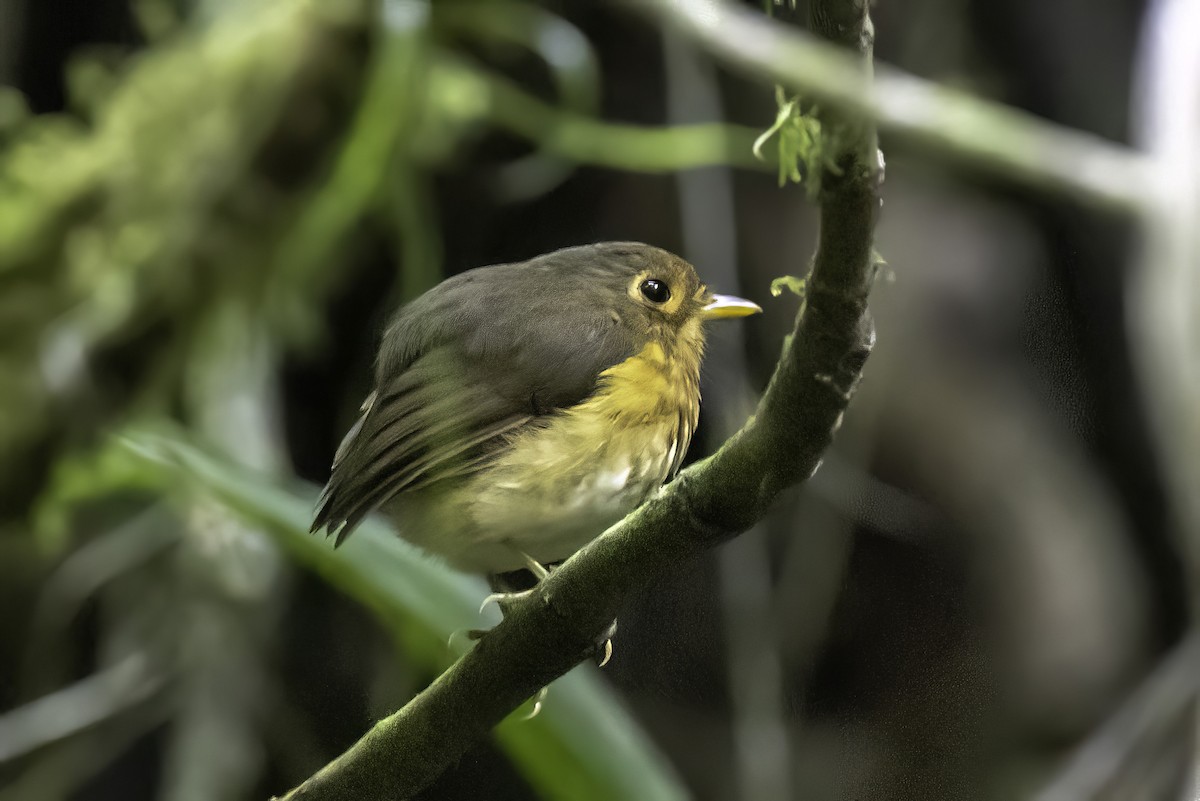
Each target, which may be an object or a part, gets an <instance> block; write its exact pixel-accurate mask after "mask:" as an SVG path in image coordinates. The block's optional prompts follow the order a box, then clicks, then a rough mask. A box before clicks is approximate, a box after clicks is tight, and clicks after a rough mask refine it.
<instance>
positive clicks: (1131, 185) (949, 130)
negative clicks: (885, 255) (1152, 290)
mask: <svg viewBox="0 0 1200 801" xmlns="http://www.w3.org/2000/svg"><path fill="white" fill-rule="evenodd" d="M637 7H638V8H650V9H651V11H652V12H653V14H654V15H655V16H656V17H657V18H658V19H659V20H660V21H661V22H662V23H663V24H664V25H672V26H674V27H675V28H676V29H678V30H679V31H680V32H681V33H682V34H684V35H686V36H688V37H689V38H691V39H694V40H696V41H697V42H699V43H701V44H702V45H703V46H704V47H705V49H707V50H709V51H710V52H712V53H713V54H715V55H717V56H718V57H720V58H721V59H723V60H725V61H726V62H728V63H729V64H730V65H731V66H733V67H735V68H739V69H741V70H744V71H747V72H750V73H751V74H753V75H756V76H758V77H767V78H770V79H772V80H774V81H776V82H778V83H780V84H781V85H783V86H785V87H787V88H789V89H792V90H794V91H797V92H799V93H800V94H801V95H802V96H803V97H804V98H805V99H806V100H810V101H812V102H815V103H817V104H819V105H820V106H822V107H824V108H831V109H838V110H840V111H843V112H845V113H848V114H852V115H856V116H860V117H864V118H867V119H871V120H874V121H875V122H876V123H877V124H878V125H879V129H880V131H882V132H883V133H886V134H890V135H892V136H893V137H894V138H895V140H896V141H907V142H910V143H912V144H914V145H919V146H921V147H923V148H925V149H927V150H928V151H930V152H932V153H935V154H937V155H938V156H939V157H946V158H952V159H957V160H960V161H962V162H965V163H967V164H970V165H972V166H974V167H978V168H980V169H984V170H987V171H988V172H990V173H991V174H993V175H996V176H997V177H1000V178H1003V179H1005V180H1015V181H1020V182H1022V183H1026V184H1029V185H1030V186H1033V187H1036V188H1040V189H1044V190H1047V191H1053V192H1058V193H1061V194H1064V195H1066V196H1068V197H1071V198H1074V199H1075V200H1077V201H1079V202H1081V203H1083V204H1085V205H1090V206H1096V207H1098V208H1101V209H1106V210H1112V211H1119V212H1124V213H1131V212H1137V211H1138V210H1139V209H1141V208H1142V206H1143V205H1144V203H1145V201H1146V199H1147V195H1148V193H1149V192H1150V191H1151V189H1152V176H1151V175H1150V168H1149V164H1148V163H1147V160H1146V159H1145V158H1144V157H1143V156H1141V155H1139V154H1137V153H1135V152H1133V151H1130V150H1128V149H1127V148H1124V147H1121V146H1120V145H1116V144H1112V143H1109V142H1106V141H1104V140H1103V139H1100V138H1099V137H1096V136H1090V135H1088V134H1085V133H1079V132H1077V131H1071V130H1068V129H1065V128H1061V127H1059V126H1056V125H1052V124H1050V123H1047V122H1043V121H1041V120H1038V119H1037V118H1036V117H1034V116H1033V115H1031V114H1026V113H1024V112H1021V111H1017V110H1015V109H1011V108H1008V107H1005V106H1002V105H998V104H996V103H991V102H988V101H986V100H980V99H979V98H976V97H973V96H972V95H970V94H968V93H966V92H962V91H959V90H955V89H950V88H947V87H944V86H939V85H937V84H935V83H931V82H929V81H926V80H923V79H921V78H917V77H914V76H912V75H908V74H905V73H902V72H900V71H898V70H895V69H891V68H889V67H886V66H876V68H875V78H874V81H873V82H869V83H868V82H865V81H863V78H862V75H861V74H860V73H859V72H858V70H857V65H856V64H855V62H854V59H853V58H852V57H850V56H848V55H846V54H845V53H843V52H840V51H839V50H837V49H836V48H834V47H833V46H831V45H829V44H827V43H824V42H821V41H820V40H818V39H816V38H815V37H813V36H812V35H811V34H807V35H806V34H805V33H803V32H801V31H795V30H792V29H790V28H787V27H785V26H783V25H780V24H778V23H775V22H772V21H771V20H768V19H766V18H764V17H762V16H761V15H758V14H755V13H753V12H751V11H749V10H747V9H745V8H740V7H738V6H736V5H734V4H733V3H729V2H726V0H649V2H646V3H645V4H637ZM1180 30H1181V31H1182V30H1188V29H1187V28H1180ZM1191 30H1194V28H1193V29H1191Z"/></svg>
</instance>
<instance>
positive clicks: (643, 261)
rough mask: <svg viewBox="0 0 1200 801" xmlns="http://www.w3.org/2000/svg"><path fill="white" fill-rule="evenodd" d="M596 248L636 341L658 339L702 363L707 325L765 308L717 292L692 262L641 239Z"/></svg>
mask: <svg viewBox="0 0 1200 801" xmlns="http://www.w3.org/2000/svg"><path fill="white" fill-rule="evenodd" d="M592 247H594V248H597V249H598V250H599V251H600V252H601V253H602V254H603V257H604V258H603V262H604V263H605V264H606V265H608V266H609V273H610V274H609V277H608V280H607V281H606V282H605V283H606V284H607V287H606V290H607V294H608V296H609V304H610V307H609V308H610V311H611V313H612V315H613V316H614V319H617V320H618V323H619V324H620V325H622V326H624V327H625V328H626V330H627V331H628V333H629V334H630V337H631V339H632V340H633V341H634V342H637V343H640V344H648V343H651V342H655V343H658V344H659V345H660V346H661V347H662V348H663V350H664V351H665V352H666V353H668V354H677V355H678V356H680V357H683V358H687V357H689V356H691V357H694V358H695V359H696V360H697V361H698V359H699V357H700V354H701V351H702V350H703V347H704V334H703V327H704V324H705V323H707V322H709V321H711V320H721V319H729V318H734V317H745V316H748V315H751V314H757V313H759V312H761V311H762V309H761V308H760V307H759V306H758V304H756V303H753V302H751V301H749V300H745V299H743V298H737V297H733V296H731V295H718V294H714V293H713V292H712V291H711V290H710V289H709V288H708V287H707V286H706V285H705V284H704V283H703V282H702V281H701V280H700V277H699V276H698V275H696V269H695V268H694V267H692V265H691V264H689V263H688V262H686V261H684V260H683V259H681V258H680V257H679V256H676V255H675V254H673V253H669V252H668V251H665V250H662V249H661V248H656V247H652V246H650V245H644V244H641V243H639V242H606V243H602V244H600V245H594V246H592Z"/></svg>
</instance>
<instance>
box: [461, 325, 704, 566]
mask: <svg viewBox="0 0 1200 801" xmlns="http://www.w3.org/2000/svg"><path fill="white" fill-rule="evenodd" d="M699 403H700V398H699V375H698V364H697V366H696V369H695V370H692V371H690V372H689V371H688V369H687V365H681V364H673V363H671V362H670V361H669V360H668V359H666V357H665V354H664V353H663V351H662V349H661V347H659V346H658V345H656V344H651V345H648V346H647V347H646V348H644V349H643V350H642V351H641V352H640V353H638V354H637V355H635V356H633V357H631V358H629V359H626V360H625V361H623V362H621V363H619V364H617V365H614V366H613V367H611V368H609V369H608V370H605V371H604V373H602V374H601V376H600V380H599V382H598V384H597V390H596V392H594V393H593V394H592V395H591V396H589V397H588V398H587V399H586V400H585V401H583V402H582V403H580V404H578V405H576V406H573V407H571V408H570V409H565V410H562V411H560V412H558V413H556V414H554V415H551V416H550V417H548V418H547V419H546V421H545V422H544V423H543V424H541V425H539V426H536V427H532V428H530V429H526V430H524V431H522V432H520V433H519V434H517V435H515V436H513V438H512V440H511V442H510V444H509V447H507V448H506V449H505V453H504V455H503V456H502V457H500V458H499V459H498V460H497V462H496V463H495V465H494V466H493V467H491V468H490V469H488V470H487V471H486V472H484V473H482V474H480V475H479V477H478V478H477V479H476V480H475V481H474V486H473V487H472V488H471V494H472V497H471V500H470V501H469V503H470V505H471V513H472V517H473V518H474V519H475V522H476V525H477V526H478V530H479V531H480V533H481V534H483V535H484V536H486V537H488V538H489V539H491V538H493V537H494V538H495V539H496V540H497V541H510V542H514V543H515V544H517V545H518V546H519V547H521V548H522V550H524V551H525V552H526V553H529V554H530V555H532V556H534V557H535V558H538V559H541V560H543V561H555V560H558V559H563V558H565V557H567V556H569V555H570V554H571V553H573V552H574V551H576V550H578V549H579V548H580V547H582V546H583V545H584V544H585V543H587V542H588V541H589V540H591V539H593V538H594V537H596V536H597V535H598V534H600V533H601V532H602V531H603V530H604V529H605V528H607V527H608V526H610V525H612V524H613V523H615V522H616V521H618V520H620V519H621V518H622V517H624V516H625V515H626V514H628V513H629V512H630V511H632V510H633V509H634V508H636V507H637V506H638V505H639V504H641V503H642V502H643V501H644V500H645V499H646V498H647V497H648V496H649V495H650V493H652V492H653V491H654V490H655V489H657V488H658V487H659V486H660V485H661V484H662V483H663V481H664V480H665V479H666V478H667V477H668V475H669V474H670V473H671V472H672V471H673V470H674V469H675V468H676V467H677V466H678V464H679V462H680V461H681V460H682V458H683V453H684V452H685V451H686V450H687V447H688V443H689V442H690V441H691V437H692V433H693V432H694V431H695V428H696V422H697V418H698V416H699ZM485 532H486V533H485Z"/></svg>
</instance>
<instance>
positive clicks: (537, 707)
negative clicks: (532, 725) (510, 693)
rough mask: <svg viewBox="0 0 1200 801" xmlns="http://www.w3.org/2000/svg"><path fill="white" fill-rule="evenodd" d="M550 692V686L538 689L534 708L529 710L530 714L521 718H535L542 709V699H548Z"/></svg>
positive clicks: (534, 697) (534, 698)
mask: <svg viewBox="0 0 1200 801" xmlns="http://www.w3.org/2000/svg"><path fill="white" fill-rule="evenodd" d="M549 694H550V688H549V687H543V688H542V689H540V690H538V691H537V693H536V694H535V695H534V696H533V709H531V710H529V714H528V715H526V716H525V717H523V718H521V720H533V719H534V718H536V717H537V716H538V714H539V713H540V712H541V711H542V701H545V700H546V696H547V695H549Z"/></svg>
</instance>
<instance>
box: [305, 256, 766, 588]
mask: <svg viewBox="0 0 1200 801" xmlns="http://www.w3.org/2000/svg"><path fill="white" fill-rule="evenodd" d="M760 311H762V309H760V308H759V307H758V306H757V305H756V304H754V303H751V302H750V301H748V300H743V299H741V298H735V297H728V296H725V295H714V294H712V293H711V292H710V291H709V290H708V288H707V287H706V286H705V285H704V284H703V283H701V281H700V279H699V278H698V277H697V275H696V271H695V269H694V268H693V267H692V265H690V264H688V263H687V262H686V261H684V260H683V259H681V258H679V257H678V256H675V255H673V254H671V253H668V252H667V251H665V250H661V249H659V248H656V247H652V246H650V245H645V244H641V243H637V242H602V243H599V244H594V245H584V246H581V247H572V248H566V249H564V250H558V251H555V252H553V253H548V254H546V255H543V256H538V257H537V258H534V259H530V260H529V261H525V262H520V263H515V264H501V265H496V266H492V267H481V268H478V269H474V270H470V271H468V272H464V273H462V274H460V275H456V276H454V277H452V278H448V279H447V280H445V281H443V282H442V283H440V284H438V285H437V286H436V287H434V288H433V289H431V290H429V291H428V292H426V293H425V294H423V295H421V296H420V297H418V298H417V299H416V300H414V301H412V302H411V303H409V304H407V305H406V306H404V307H402V308H401V309H400V310H399V311H398V312H397V313H396V315H395V316H394V317H393V319H392V320H391V322H390V324H389V325H388V326H387V329H386V330H385V332H384V334H383V340H382V344H381V346H380V349H379V357H378V361H377V364H376V371H375V388H374V391H373V392H371V394H370V395H369V396H368V397H367V399H366V402H365V403H363V406H362V410H361V411H362V415H361V417H360V418H359V420H358V422H356V423H355V424H354V426H353V427H352V428H351V429H350V431H349V433H347V434H346V437H345V439H344V440H343V441H342V444H341V446H340V447H339V448H338V450H337V454H336V456H335V457H334V461H333V470H332V474H331V476H330V479H329V483H328V484H327V485H326V486H325V490H324V492H323V493H322V496H321V500H320V502H319V505H318V509H317V513H316V518H315V522H314V523H313V529H312V530H313V531H314V532H316V531H319V530H320V529H322V528H324V529H326V530H327V532H328V533H330V534H336V536H337V540H336V543H337V544H339V545H340V544H341V543H342V542H343V541H344V540H345V538H346V537H347V536H349V534H350V533H351V532H352V531H353V530H354V528H355V526H357V525H358V524H359V522H360V521H361V520H362V519H363V517H364V516H366V515H367V514H369V513H371V512H372V511H374V510H376V509H381V510H383V511H384V512H385V513H386V514H387V515H388V516H389V517H390V518H391V520H392V521H393V522H394V523H395V525H396V528H397V530H398V532H399V534H400V535H401V536H402V537H404V538H405V539H407V540H409V541H410V542H412V543H414V544H416V545H417V546H419V547H421V548H423V549H424V550H426V551H428V552H430V553H432V554H436V555H438V556H440V557H442V558H444V559H445V560H446V561H447V562H449V563H450V564H451V565H452V566H454V567H456V568H458V569H460V570H463V571H467V572H477V573H484V574H488V575H491V576H495V575H497V574H501V573H507V572H509V571H514V570H518V569H521V568H527V569H529V570H531V571H532V572H534V573H535V575H536V576H537V577H539V578H540V577H541V576H542V575H544V574H545V571H544V570H540V571H539V567H541V566H543V565H547V564H551V563H554V562H558V561H561V560H563V559H566V558H567V557H569V556H570V555H571V554H573V553H574V552H575V551H577V550H578V549H579V548H581V547H582V546H583V545H584V544H586V543H587V542H589V541H590V540H592V539H593V538H595V537H596V536H598V535H599V534H600V533H602V532H603V531H604V530H605V529H606V528H608V527H609V526H611V525H612V524H613V523H615V522H617V521H618V520H620V519H621V518H622V517H624V516H625V515H626V514H628V513H629V512H630V511H632V510H633V509H634V508H635V507H637V506H638V505H639V504H641V503H642V502H643V501H644V500H646V498H647V497H649V495H650V494H651V493H652V492H654V490H655V489H657V488H658V487H659V486H660V485H661V484H662V483H663V482H664V481H666V480H667V479H668V478H669V477H671V476H672V475H674V474H675V472H676V471H677V470H678V469H679V465H680V463H681V462H682V461H683V457H684V453H685V452H686V451H687V448H688V443H689V441H690V440H691V438H692V434H693V433H694V432H695V430H696V423H697V421H698V419H699V413H700V361H701V358H702V356H703V351H704V324H705V323H706V322H707V321H709V320H714V319H721V318H729V317H742V316H745V315H749V314H754V313H756V312H760Z"/></svg>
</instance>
